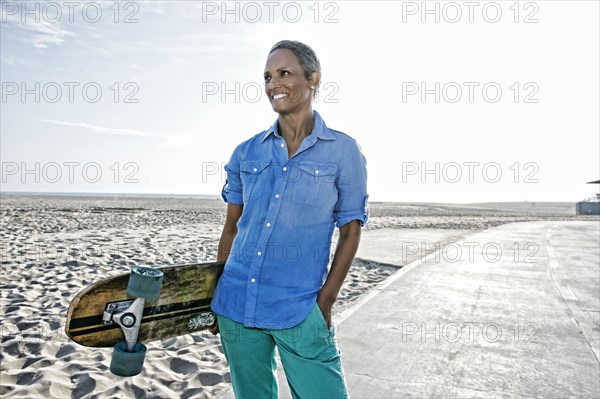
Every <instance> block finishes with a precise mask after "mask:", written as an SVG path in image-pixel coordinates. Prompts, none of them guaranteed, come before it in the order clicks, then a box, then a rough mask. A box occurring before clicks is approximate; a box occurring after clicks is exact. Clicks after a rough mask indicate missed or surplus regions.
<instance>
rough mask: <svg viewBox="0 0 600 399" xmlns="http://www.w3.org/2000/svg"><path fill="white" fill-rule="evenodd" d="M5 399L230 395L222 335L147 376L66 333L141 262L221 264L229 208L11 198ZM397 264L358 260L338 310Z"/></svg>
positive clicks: (565, 210) (474, 214) (523, 209)
mask: <svg viewBox="0 0 600 399" xmlns="http://www.w3.org/2000/svg"><path fill="white" fill-rule="evenodd" d="M0 200H1V212H0V214H1V226H0V227H1V229H0V238H1V240H0V264H1V266H2V269H1V270H2V272H1V276H0V285H1V288H2V291H1V296H0V299H1V306H0V313H1V314H2V326H1V345H2V346H1V366H0V373H1V374H0V375H1V377H0V378H1V380H0V396H2V397H6V398H37V397H46V398H69V397H71V398H81V397H86V398H87V397H89V398H104V397H118V398H141V397H156V398H165V397H173V398H175V397H177V398H179V397H181V398H192V397H193V398H210V397H214V396H216V395H219V394H220V393H222V392H225V391H227V390H229V388H230V386H231V385H230V375H229V371H228V367H227V363H226V361H225V357H224V355H223V351H222V348H221V346H220V341H219V338H218V336H213V335H212V334H210V333H208V332H200V333H195V334H189V335H186V336H181V337H177V338H172V339H166V340H163V341H154V342H150V343H147V346H148V353H147V355H146V363H145V366H144V371H143V372H142V373H141V374H140V375H138V376H135V377H132V378H119V377H115V376H113V375H112V374H111V373H110V372H109V371H108V365H109V363H110V356H111V352H112V349H92V348H86V347H83V346H79V345H77V344H75V343H73V342H70V341H69V339H68V338H67V337H66V336H65V334H64V332H63V331H64V318H65V314H66V310H67V308H68V306H69V302H70V300H71V298H72V297H73V296H74V295H75V294H76V293H77V292H79V291H80V290H81V289H83V288H84V287H86V286H87V285H88V284H91V283H93V282H96V281H98V280H100V279H102V278H105V277H109V276H112V275H115V274H119V273H124V272H128V271H129V269H130V268H131V266H133V265H139V264H142V265H155V266H159V265H167V264H179V263H191V262H208V261H213V260H214V259H215V256H216V249H217V241H218V238H219V235H220V229H221V226H222V224H223V222H224V216H225V205H224V204H223V202H222V201H219V200H199V199H175V198H170V199H157V198H118V197H59V196H56V197H51V196H14V195H10V196H2V197H1V198H0ZM574 213H575V206H574V204H568V203H510V204H470V205H451V204H392V203H372V204H371V216H370V222H369V224H368V225H367V227H366V229H369V230H375V229H382V228H394V229H448V230H453V231H457V232H461V231H479V230H484V229H486V228H489V227H493V226H497V225H500V224H504V223H508V222H515V221H526V220H579V219H581V220H587V219H586V217H585V216H583V217H576V216H573V215H574ZM397 270H398V268H397V267H392V266H388V265H382V264H378V263H375V262H372V261H370V260H368V259H360V258H357V259H356V260H355V262H354V264H353V266H352V269H351V270H350V273H349V275H348V278H347V279H346V282H345V284H344V287H343V289H342V291H341V292H340V295H339V298H338V301H337V303H336V305H335V307H334V313H335V312H340V311H341V310H343V309H346V308H348V307H351V306H352V303H353V302H354V301H356V300H357V299H358V298H360V297H361V295H364V294H365V293H366V292H368V291H369V290H370V289H372V288H373V287H374V286H375V285H376V284H377V283H379V282H381V281H383V280H385V278H387V277H388V276H390V275H391V274H392V273H394V272H395V271H397Z"/></svg>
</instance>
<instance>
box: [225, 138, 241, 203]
mask: <svg viewBox="0 0 600 399" xmlns="http://www.w3.org/2000/svg"><path fill="white" fill-rule="evenodd" d="M225 172H226V173H227V180H226V181H225V184H224V185H223V190H221V197H223V200H224V201H225V202H229V203H232V204H237V205H242V204H243V197H242V180H241V179H240V163H239V160H238V149H236V150H235V151H234V152H233V154H232V155H231V159H229V162H227V164H225Z"/></svg>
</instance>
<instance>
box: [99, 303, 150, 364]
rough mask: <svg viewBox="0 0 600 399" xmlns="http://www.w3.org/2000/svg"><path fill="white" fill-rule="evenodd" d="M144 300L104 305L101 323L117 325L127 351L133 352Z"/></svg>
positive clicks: (140, 322)
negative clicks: (121, 332)
mask: <svg viewBox="0 0 600 399" xmlns="http://www.w3.org/2000/svg"><path fill="white" fill-rule="evenodd" d="M145 302H146V299H144V298H137V299H136V300H134V301H121V302H111V303H109V304H108V305H106V310H105V311H104V315H103V316H102V323H104V324H106V325H109V324H117V325H119V327H121V329H122V330H123V334H125V342H127V351H128V352H133V351H134V349H135V343H136V342H137V337H138V333H139V332H140V325H141V324H142V313H143V312H144V303H145Z"/></svg>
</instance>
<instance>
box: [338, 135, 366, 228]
mask: <svg viewBox="0 0 600 399" xmlns="http://www.w3.org/2000/svg"><path fill="white" fill-rule="evenodd" d="M337 189H338V201H337V203H336V205H335V208H334V211H333V217H334V220H335V224H336V226H337V227H342V226H343V225H345V224H347V223H349V222H351V221H353V220H358V221H359V222H360V225H361V226H364V225H365V224H366V223H367V220H368V219H369V206H368V199H369V195H368V194H367V160H366V159H365V157H364V155H363V153H362V151H361V149H360V147H359V145H358V143H357V142H356V141H354V140H353V141H352V144H351V146H349V148H348V150H347V151H346V152H345V153H344V156H343V158H342V161H341V162H340V165H339V173H338V178H337Z"/></svg>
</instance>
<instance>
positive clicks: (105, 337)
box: [65, 262, 224, 347]
mask: <svg viewBox="0 0 600 399" xmlns="http://www.w3.org/2000/svg"><path fill="white" fill-rule="evenodd" d="M223 267H224V262H213V263H201V264H187V265H176V266H165V267H157V268H156V269H157V270H160V271H161V272H163V273H164V279H163V281H162V287H161V289H160V295H159V296H158V298H156V299H148V300H146V301H145V303H144V310H143V314H142V319H141V324H140V327H139V335H138V339H139V340H140V341H154V340H159V339H165V338H170V337H175V336H179V335H184V334H189V333H193V332H197V331H201V330H204V329H206V328H207V327H208V326H210V325H212V324H213V322H214V314H213V313H212V312H211V310H210V302H211V300H212V297H213V294H214V292H215V288H216V286H217V281H218V279H219V277H220V276H221V273H222V272H223ZM129 278H130V275H129V273H125V274H122V275H118V276H115V277H110V278H107V279H105V280H102V281H99V282H97V283H94V284H92V285H90V286H89V287H87V288H85V289H84V290H82V291H81V292H80V293H79V294H77V295H76V296H75V297H74V298H73V299H72V300H71V304H70V306H69V310H68V311H67V321H66V326H65V330H66V333H67V336H68V337H69V338H70V339H72V340H73V341H75V342H77V343H78V344H81V345H84V346H91V347H112V346H113V345H115V343H116V342H117V341H122V340H123V339H124V333H123V330H122V329H121V328H120V327H119V325H117V324H114V323H112V324H106V321H105V320H104V321H103V316H105V311H106V310H107V307H109V308H108V309H119V308H123V307H126V306H128V304H131V302H133V301H134V300H135V297H133V296H131V295H129V294H128V293H127V284H128V281H129Z"/></svg>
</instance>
